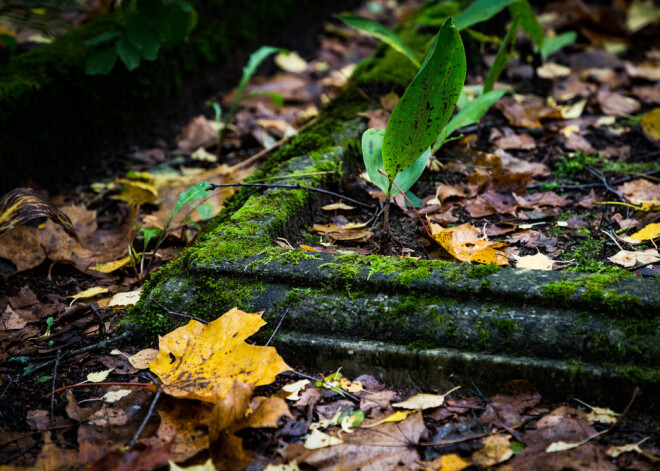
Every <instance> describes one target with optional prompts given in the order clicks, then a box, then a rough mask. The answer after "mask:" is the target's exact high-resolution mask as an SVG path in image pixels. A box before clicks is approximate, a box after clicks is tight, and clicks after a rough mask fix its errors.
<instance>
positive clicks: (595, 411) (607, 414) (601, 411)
mask: <svg viewBox="0 0 660 471" xmlns="http://www.w3.org/2000/svg"><path fill="white" fill-rule="evenodd" d="M590 407H591V406H590ZM620 415H621V414H617V413H616V412H614V411H613V410H612V409H606V408H603V407H591V412H589V414H587V420H588V421H589V422H591V423H594V422H599V423H601V424H613V423H615V422H616V421H617V420H618V419H619V416H620Z"/></svg>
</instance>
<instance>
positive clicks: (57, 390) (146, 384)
mask: <svg viewBox="0 0 660 471" xmlns="http://www.w3.org/2000/svg"><path fill="white" fill-rule="evenodd" d="M83 386H140V387H147V386H154V383H122V382H111V383H77V384H69V385H68V386H62V387H61V388H58V389H56V390H55V391H54V393H55V394H57V393H61V392H62V391H66V390H67V389H73V388H80V387H83Z"/></svg>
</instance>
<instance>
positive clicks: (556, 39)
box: [541, 31, 577, 59]
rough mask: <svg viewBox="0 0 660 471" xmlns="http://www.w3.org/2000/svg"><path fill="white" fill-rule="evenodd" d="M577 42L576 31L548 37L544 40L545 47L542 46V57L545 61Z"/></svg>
mask: <svg viewBox="0 0 660 471" xmlns="http://www.w3.org/2000/svg"><path fill="white" fill-rule="evenodd" d="M575 41H577V33H576V32H575V31H567V32H566V33H562V34H558V35H557V36H546V37H545V38H544V40H543V46H541V55H542V56H543V58H544V59H545V58H546V57H548V56H549V55H551V54H553V53H555V52H557V51H558V50H560V49H562V48H564V47H566V46H570V45H571V44H573V43H574V42H575Z"/></svg>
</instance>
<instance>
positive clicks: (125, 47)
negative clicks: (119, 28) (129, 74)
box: [115, 36, 142, 71]
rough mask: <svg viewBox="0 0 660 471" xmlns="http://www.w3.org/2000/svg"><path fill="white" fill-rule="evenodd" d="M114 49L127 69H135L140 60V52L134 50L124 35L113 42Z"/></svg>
mask: <svg viewBox="0 0 660 471" xmlns="http://www.w3.org/2000/svg"><path fill="white" fill-rule="evenodd" d="M115 51H116V52H117V55H118V56H119V58H120V59H121V61H122V62H123V63H124V65H125V66H126V68H127V69H128V70H129V71H131V70H135V69H136V68H137V66H139V65H140V61H141V60H142V58H141V57H140V53H139V52H138V51H136V50H135V48H134V47H133V46H132V45H131V43H130V42H129V41H128V39H126V37H124V36H122V37H121V38H120V39H119V40H118V41H117V42H116V43H115Z"/></svg>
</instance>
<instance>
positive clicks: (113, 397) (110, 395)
mask: <svg viewBox="0 0 660 471" xmlns="http://www.w3.org/2000/svg"><path fill="white" fill-rule="evenodd" d="M132 392H133V391H131V390H130V389H120V390H119V391H110V392H107V393H105V394H104V395H103V397H102V398H101V399H102V400H103V401H105V402H109V403H110V404H112V403H113V402H117V401H118V400H120V399H121V398H123V397H126V396H128V395H130V394H131V393H132Z"/></svg>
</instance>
